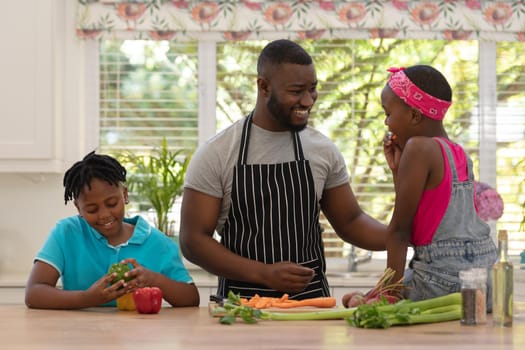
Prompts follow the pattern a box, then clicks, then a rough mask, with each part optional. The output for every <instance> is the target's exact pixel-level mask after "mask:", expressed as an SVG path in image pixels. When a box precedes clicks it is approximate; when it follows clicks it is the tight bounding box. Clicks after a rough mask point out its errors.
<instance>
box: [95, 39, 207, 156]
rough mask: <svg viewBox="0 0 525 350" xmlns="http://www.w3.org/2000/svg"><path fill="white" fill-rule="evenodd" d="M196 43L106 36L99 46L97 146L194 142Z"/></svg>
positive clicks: (140, 148) (189, 145)
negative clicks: (98, 144) (108, 37)
mask: <svg viewBox="0 0 525 350" xmlns="http://www.w3.org/2000/svg"><path fill="white" fill-rule="evenodd" d="M197 61H198V60H197V43H196V42H186V43H170V42H167V41H142V40H125V41H120V40H108V41H103V42H101V47H100V143H101V145H100V148H101V150H102V151H103V152H108V153H112V154H117V153H119V152H121V151H123V150H132V151H135V152H139V153H141V152H142V153H144V152H148V151H149V150H151V148H153V147H157V146H160V144H161V141H162V139H163V138H166V140H167V143H168V146H169V147H170V148H171V149H184V150H193V149H194V148H195V147H196V145H197V142H198V139H197V138H198V121H197V119H198V118H197V114H198V88H197V68H198V62H197Z"/></svg>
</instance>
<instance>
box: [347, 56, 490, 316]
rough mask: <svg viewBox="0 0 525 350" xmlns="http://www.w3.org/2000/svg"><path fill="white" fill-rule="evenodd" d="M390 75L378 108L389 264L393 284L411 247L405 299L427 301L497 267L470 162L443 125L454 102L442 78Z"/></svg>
mask: <svg viewBox="0 0 525 350" xmlns="http://www.w3.org/2000/svg"><path fill="white" fill-rule="evenodd" d="M389 71H390V72H391V75H390V78H389V80H388V83H387V84H386V86H385V87H384V89H383V91H382V93H381V103H382V106H383V109H384V110H385V114H386V119H385V124H386V125H387V127H388V131H389V133H390V135H391V136H388V137H387V138H386V139H385V142H384V151H385V156H386V159H387V163H388V165H389V167H390V169H391V170H392V173H393V176H394V186H395V192H396V198H395V208H394V213H393V216H392V219H391V221H390V224H389V226H388V234H387V241H386V248H387V253H388V258H387V266H388V267H390V268H391V269H393V270H395V272H396V274H395V276H394V279H393V280H394V281H398V280H399V279H401V278H402V277H403V271H404V269H405V261H406V255H407V248H408V246H409V245H412V246H413V248H414V256H413V259H412V260H411V261H410V263H409V266H408V269H407V271H406V272H405V276H404V284H405V285H406V288H405V289H404V290H403V294H404V297H405V298H409V299H412V300H421V299H428V298H432V297H436V296H440V295H445V294H449V293H452V292H457V291H460V288H461V285H460V280H459V277H458V273H459V271H460V270H465V269H468V268H471V267H484V268H489V267H490V266H492V264H493V263H494V262H495V261H496V258H497V254H496V247H495V244H494V242H493V239H492V238H491V236H490V228H489V226H488V225H487V224H486V223H484V222H483V221H482V220H481V219H480V218H479V217H478V215H477V213H476V209H475V206H474V192H473V181H474V175H473V173H472V161H471V159H470V158H469V157H468V156H467V154H466V153H465V151H464V150H463V148H462V147H461V146H460V145H458V144H456V143H454V142H452V141H451V140H449V138H448V135H447V132H446V131H445V129H444V127H443V122H442V120H443V118H444V117H445V113H446V111H447V109H448V107H449V106H450V105H451V101H452V90H451V88H450V85H449V84H448V82H447V80H446V79H445V77H444V76H443V75H442V74H441V73H440V72H439V71H437V70H436V69H434V68H432V67H430V66H425V65H416V66H412V67H409V68H406V69H404V68H401V69H396V68H391V69H389ZM487 293H490V284H489V285H488V289H487ZM488 295H490V294H488ZM487 300H489V301H490V297H488V298H487ZM343 302H344V303H345V305H346V303H347V302H348V298H347V299H344V301H343ZM489 307H490V305H489Z"/></svg>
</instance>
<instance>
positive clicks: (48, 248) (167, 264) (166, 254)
mask: <svg viewBox="0 0 525 350" xmlns="http://www.w3.org/2000/svg"><path fill="white" fill-rule="evenodd" d="M124 221H125V222H127V223H129V224H132V225H134V226H135V229H134V230H133V235H132V236H131V238H130V239H129V240H128V241H127V242H125V243H122V244H120V245H118V246H112V245H110V244H108V241H107V240H106V238H105V237H104V236H102V235H101V234H100V233H98V232H97V231H96V230H95V229H93V228H92V227H91V226H89V224H88V223H87V221H86V220H85V219H84V218H82V217H80V216H78V215H77V216H71V217H68V218H65V219H62V220H60V221H59V222H57V224H56V226H55V227H54V228H53V229H52V230H51V233H50V234H49V237H48V238H47V240H46V242H45V243H44V246H43V247H42V249H41V250H40V251H39V252H38V254H37V255H36V257H35V260H39V261H43V262H45V263H47V264H49V265H51V266H53V267H54V268H55V269H56V270H57V271H58V273H59V274H60V277H61V279H62V287H63V289H64V290H87V289H88V288H89V287H91V285H92V284H93V283H94V282H95V281H97V280H99V279H100V278H101V277H102V276H103V275H105V274H106V273H107V271H108V269H109V267H110V266H111V264H113V263H116V262H119V261H121V260H122V259H126V258H135V259H136V260H137V262H138V263H139V264H140V265H142V266H144V267H145V268H147V269H149V270H151V271H155V272H158V273H161V274H163V275H165V276H167V277H169V278H171V279H173V280H176V281H178V282H183V283H192V282H193V280H192V278H191V276H190V274H189V273H188V270H187V269H186V267H185V266H184V264H183V262H182V258H181V256H180V253H179V247H178V246H177V244H176V243H175V242H173V241H172V240H171V239H170V238H169V237H167V236H166V235H165V234H164V233H162V232H160V231H159V230H158V229H156V228H154V227H153V226H151V225H150V224H149V223H148V222H147V221H146V220H144V218H142V217H140V216H135V217H133V218H124ZM115 304H116V303H115V301H113V302H111V303H108V304H105V305H110V306H113V305H115Z"/></svg>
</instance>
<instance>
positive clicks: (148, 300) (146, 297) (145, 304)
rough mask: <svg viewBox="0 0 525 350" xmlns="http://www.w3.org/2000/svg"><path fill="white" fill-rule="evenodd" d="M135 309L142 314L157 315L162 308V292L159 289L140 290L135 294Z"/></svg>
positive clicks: (146, 288)
mask: <svg viewBox="0 0 525 350" xmlns="http://www.w3.org/2000/svg"><path fill="white" fill-rule="evenodd" d="M133 300H134V301H135V307H136V308H137V311H138V313H140V314H156V313H158V312H159V311H160V308H161V306H162V291H161V290H160V288H157V287H144V288H138V289H136V290H135V291H134V292H133Z"/></svg>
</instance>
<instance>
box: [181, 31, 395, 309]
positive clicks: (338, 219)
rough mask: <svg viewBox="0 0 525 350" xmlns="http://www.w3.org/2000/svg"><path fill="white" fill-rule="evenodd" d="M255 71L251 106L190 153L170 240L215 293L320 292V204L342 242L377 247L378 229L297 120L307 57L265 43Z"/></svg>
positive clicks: (337, 160)
mask: <svg viewBox="0 0 525 350" xmlns="http://www.w3.org/2000/svg"><path fill="white" fill-rule="evenodd" d="M257 74H258V76H257V101H256V105H255V109H254V111H253V112H252V113H250V114H249V115H248V116H246V117H245V118H243V119H242V120H240V121H237V122H236V123H234V124H233V125H231V126H230V127H229V128H227V129H226V130H224V131H222V132H221V133H219V134H218V135H216V136H215V137H213V138H212V139H210V140H209V141H208V142H207V143H206V144H204V145H202V146H201V147H200V148H199V149H198V150H197V151H196V152H195V154H194V156H193V157H192V160H191V163H190V165H189V168H188V171H187V173H186V178H185V189H184V194H183V200H182V209H181V228H180V246H181V249H182V252H183V254H184V255H185V256H186V258H187V259H189V260H190V261H192V262H193V263H195V264H197V265H200V266H201V267H203V268H204V269H206V270H207V271H209V272H211V273H213V274H216V275H218V276H219V286H218V291H217V292H218V294H219V295H223V296H226V295H227V293H228V291H229V290H231V291H233V292H234V293H239V294H240V295H241V296H243V297H250V296H253V295H254V294H256V293H257V294H259V295H261V296H273V297H276V296H281V295H282V294H283V293H288V294H289V295H290V298H295V299H304V298H312V297H319V296H329V295H330V293H329V287H328V283H327V280H326V276H325V267H326V266H325V257H324V251H323V243H322V239H321V233H322V229H321V225H320V223H319V213H320V210H323V213H324V214H325V216H326V217H327V219H328V220H329V222H330V223H331V225H332V227H333V228H334V229H335V231H336V232H337V234H338V235H339V236H340V237H341V238H342V239H344V240H345V241H347V242H349V243H351V244H354V245H357V246H359V247H363V248H365V249H370V250H384V249H385V243H384V240H385V232H386V227H385V226H384V225H382V224H380V223H379V222H377V221H375V220H373V219H372V218H370V217H369V216H367V215H366V214H365V213H363V212H362V210H361V209H360V208H359V205H358V204H357V201H356V199H355V197H354V194H353V193H352V190H351V188H350V185H349V178H348V172H347V169H346V165H345V162H344V159H343V157H342V155H341V153H340V152H339V151H338V150H337V148H336V147H335V145H334V144H333V143H332V142H331V141H330V140H329V139H328V138H327V137H325V136H324V135H322V134H321V133H320V132H318V131H316V130H314V129H313V128H311V127H309V126H307V122H308V117H309V114H310V111H311V109H312V107H313V105H314V103H315V101H316V99H317V90H316V89H317V77H316V72H315V68H314V65H313V62H312V58H311V57H310V55H309V54H308V53H307V52H306V51H305V50H304V49H303V48H302V47H300V46H299V45H297V44H296V43H294V42H292V41H289V40H276V41H273V42H271V43H269V44H268V45H267V46H266V47H265V48H264V49H263V51H262V52H261V54H260V56H259V60H258V63H257ZM215 231H216V232H217V233H218V234H219V236H220V242H218V241H217V240H215V239H214V238H213V234H214V232H215Z"/></svg>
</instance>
